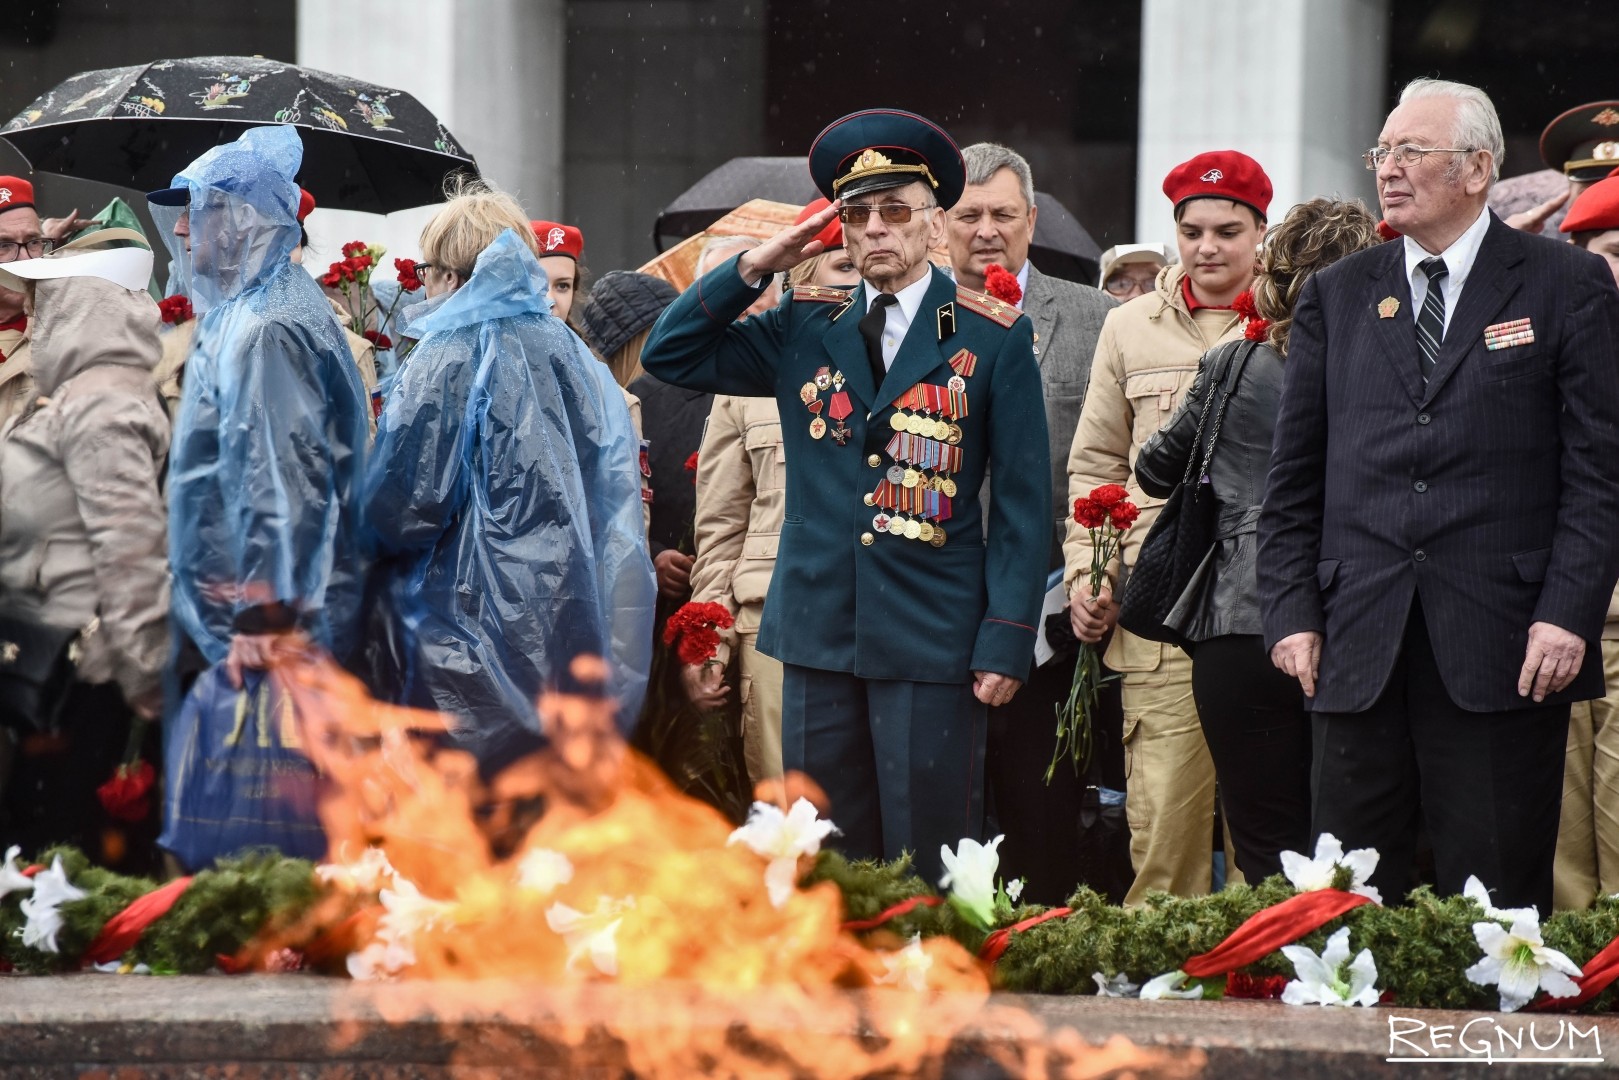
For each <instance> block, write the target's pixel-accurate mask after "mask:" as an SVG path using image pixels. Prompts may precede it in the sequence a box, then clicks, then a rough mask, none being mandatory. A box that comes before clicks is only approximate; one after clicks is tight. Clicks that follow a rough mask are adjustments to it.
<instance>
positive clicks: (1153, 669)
mask: <svg viewBox="0 0 1619 1080" xmlns="http://www.w3.org/2000/svg"><path fill="white" fill-rule="evenodd" d="M1164 193H1165V194H1166V195H1168V196H1169V198H1170V201H1171V202H1172V203H1173V204H1174V206H1175V222H1176V239H1177V243H1178V246H1179V248H1180V258H1181V261H1180V263H1179V264H1176V265H1172V266H1167V267H1165V268H1164V269H1163V270H1162V271H1160V272H1159V274H1158V280H1157V288H1156V289H1155V291H1153V292H1152V293H1150V294H1148V295H1146V296H1139V297H1137V298H1136V299H1134V300H1131V301H1130V302H1129V303H1126V304H1123V305H1121V306H1119V307H1117V308H1115V309H1113V310H1112V311H1111V312H1109V313H1108V316H1107V321H1106V322H1105V323H1103V325H1102V335H1101V338H1100V339H1099V340H1098V341H1097V344H1096V357H1095V360H1094V361H1093V362H1092V365H1091V376H1090V384H1089V388H1088V390H1087V392H1086V395H1085V404H1084V407H1083V409H1082V410H1081V412H1080V417H1079V428H1078V430H1077V431H1075V433H1074V444H1073V448H1072V450H1071V451H1070V453H1069V456H1068V481H1069V483H1068V496H1069V502H1068V505H1069V508H1070V510H1071V509H1072V507H1073V500H1075V499H1078V498H1083V497H1085V496H1086V495H1088V494H1089V493H1090V491H1091V489H1093V488H1095V487H1098V486H1100V485H1102V484H1123V485H1124V486H1125V487H1127V488H1128V489H1129V491H1130V498H1131V500H1132V501H1133V502H1135V504H1136V505H1137V506H1139V507H1141V518H1140V520H1138V521H1137V522H1136V524H1135V526H1134V527H1133V528H1131V529H1130V531H1129V532H1127V533H1126V534H1125V537H1124V544H1123V550H1122V552H1121V557H1120V559H1118V560H1116V561H1115V563H1114V566H1113V567H1112V568H1111V569H1110V571H1109V573H1110V576H1111V582H1110V583H1109V584H1107V585H1104V587H1103V588H1102V589H1101V590H1100V591H1099V593H1098V594H1097V595H1096V596H1092V595H1091V588H1090V567H1091V543H1090V534H1089V533H1088V532H1087V531H1086V530H1085V529H1083V528H1081V527H1079V525H1078V524H1076V523H1075V522H1073V521H1072V520H1071V519H1070V520H1069V522H1068V535H1067V539H1066V541H1065V542H1064V544H1063V554H1064V564H1065V570H1064V575H1063V580H1064V583H1065V584H1066V586H1067V588H1068V595H1069V598H1070V607H1069V611H1070V616H1071V618H1072V621H1073V626H1074V633H1075V634H1076V635H1077V636H1078V637H1079V639H1080V640H1081V641H1087V642H1093V643H1094V642H1098V641H1100V640H1101V639H1102V638H1103V637H1104V636H1105V635H1106V634H1107V633H1108V631H1109V630H1113V631H1114V632H1113V640H1112V643H1111V644H1110V645H1109V647H1108V650H1107V653H1106V656H1105V658H1104V662H1105V663H1106V664H1107V666H1108V667H1109V668H1111V669H1112V670H1114V671H1117V672H1119V673H1121V675H1122V676H1123V680H1122V685H1121V693H1122V696H1123V703H1124V753H1125V775H1126V778H1127V779H1126V783H1127V790H1126V798H1125V814H1126V817H1127V818H1128V819H1129V823H1130V858H1131V862H1132V863H1133V864H1134V866H1135V871H1136V877H1135V882H1134V883H1133V884H1132V885H1131V887H1130V892H1129V894H1128V895H1127V896H1126V898H1125V902H1126V903H1127V904H1139V903H1141V902H1142V901H1143V900H1144V899H1145V897H1146V893H1147V891H1148V890H1150V889H1162V890H1165V891H1167V892H1171V893H1174V894H1176V895H1178V896H1197V895H1201V894H1203V893H1206V892H1208V891H1209V889H1210V888H1211V883H1212V869H1213V868H1212V861H1211V860H1212V850H1211V849H1212V846H1213V845H1212V839H1213V834H1214V806H1215V802H1214V798H1215V791H1214V762H1213V760H1212V759H1211V758H1210V757H1209V750H1208V745H1207V744H1206V743H1205V742H1204V740H1203V730H1202V728H1201V727H1200V726H1199V723H1198V716H1197V708H1196V706H1195V705H1194V704H1193V703H1192V663H1191V659H1190V658H1189V657H1188V656H1187V655H1186V654H1185V653H1183V652H1182V651H1181V650H1180V649H1177V648H1175V647H1174V646H1170V645H1160V644H1158V643H1157V642H1154V641H1147V640H1146V639H1144V638H1139V637H1136V636H1135V635H1133V634H1130V633H1128V632H1126V631H1124V630H1115V629H1114V622H1115V620H1116V619H1117V618H1118V604H1117V602H1116V601H1115V599H1114V595H1115V592H1116V588H1117V586H1118V584H1119V574H1120V569H1121V566H1120V564H1121V563H1122V569H1123V572H1124V573H1125V574H1128V572H1129V568H1130V567H1132V566H1133V565H1134V564H1135V560H1136V555H1137V554H1138V553H1139V552H1140V550H1141V542H1142V541H1143V540H1144V539H1146V536H1147V532H1148V530H1150V529H1151V528H1152V523H1153V521H1154V520H1155V519H1156V518H1157V516H1158V509H1159V507H1160V506H1162V505H1163V502H1162V500H1159V499H1150V498H1148V497H1147V496H1146V495H1145V494H1144V493H1143V492H1142V490H1141V488H1140V487H1139V486H1138V485H1137V483H1136V479H1135V459H1136V455H1137V454H1138V453H1140V451H1141V445H1142V444H1143V443H1144V442H1146V441H1147V438H1148V437H1149V436H1150V435H1152V434H1153V432H1155V431H1157V430H1158V429H1159V428H1160V427H1161V426H1163V424H1164V423H1166V422H1167V421H1168V420H1169V418H1170V416H1171V414H1172V413H1174V411H1175V408H1176V407H1177V406H1178V405H1179V404H1180V403H1181V399H1182V398H1183V397H1184V396H1185V394H1186V390H1187V388H1188V387H1189V386H1190V385H1191V383H1192V377H1193V376H1194V375H1195V374H1196V372H1197V362H1198V358H1199V357H1201V356H1202V355H1203V354H1204V353H1205V352H1207V351H1208V350H1209V349H1211V348H1213V347H1214V346H1215V345H1218V344H1219V343H1220V342H1222V341H1228V340H1230V339H1232V338H1234V337H1236V336H1237V335H1238V334H1239V333H1241V323H1240V320H1239V319H1238V317H1237V315H1236V313H1235V312H1234V311H1232V310H1231V306H1232V302H1233V301H1234V300H1235V299H1236V297H1237V295H1238V294H1240V293H1241V292H1242V291H1243V290H1245V289H1247V288H1248V287H1249V286H1250V285H1251V284H1252V282H1253V275H1254V267H1255V263H1256V253H1257V249H1258V244H1259V242H1260V241H1261V240H1262V239H1263V238H1264V235H1265V212H1266V210H1267V209H1268V208H1269V205H1270V196H1271V185H1270V181H1269V179H1267V178H1266V177H1265V174H1264V171H1263V170H1262V169H1260V167H1259V165H1258V163H1257V162H1255V161H1253V159H1251V158H1249V157H1247V156H1246V155H1243V154H1238V153H1236V152H1234V151H1218V152H1214V153H1207V154H1200V155H1198V156H1197V157H1195V158H1192V159H1191V160H1190V161H1188V162H1185V163H1183V164H1181V165H1178V166H1176V168H1175V169H1174V170H1172V171H1171V172H1170V174H1169V176H1168V178H1166V180H1165V181H1164ZM1226 865H1227V867H1228V880H1237V879H1238V875H1237V872H1236V868H1235V863H1234V862H1233V861H1232V860H1230V859H1227V861H1226Z"/></svg>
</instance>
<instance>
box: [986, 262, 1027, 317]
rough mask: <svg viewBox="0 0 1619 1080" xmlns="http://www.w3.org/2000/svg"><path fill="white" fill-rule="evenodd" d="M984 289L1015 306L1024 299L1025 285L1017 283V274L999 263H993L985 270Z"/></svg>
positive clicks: (996, 297)
mask: <svg viewBox="0 0 1619 1080" xmlns="http://www.w3.org/2000/svg"><path fill="white" fill-rule="evenodd" d="M984 291H985V292H987V293H989V295H991V296H993V297H994V298H995V299H997V300H1000V301H1002V302H1003V303H1007V304H1011V305H1012V306H1013V307H1017V305H1018V301H1020V300H1022V299H1023V287H1022V286H1021V285H1019V284H1018V283H1017V275H1016V274H1014V273H1012V272H1011V271H1010V270H1008V269H1007V268H1006V267H1004V266H1001V265H999V264H997V263H991V264H990V266H989V269H987V270H985V271H984Z"/></svg>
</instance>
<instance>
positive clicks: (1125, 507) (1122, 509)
mask: <svg viewBox="0 0 1619 1080" xmlns="http://www.w3.org/2000/svg"><path fill="white" fill-rule="evenodd" d="M1140 516H1141V508H1140V507H1139V506H1137V505H1136V504H1135V503H1133V502H1122V503H1120V504H1119V505H1117V506H1115V507H1114V508H1113V511H1112V512H1111V513H1110V514H1109V515H1108V520H1109V521H1111V522H1113V527H1114V528H1115V529H1117V530H1119V531H1120V532H1123V531H1124V530H1126V529H1128V528H1129V527H1130V526H1132V525H1134V524H1135V523H1136V518H1138V517H1140Z"/></svg>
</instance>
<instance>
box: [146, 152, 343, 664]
mask: <svg viewBox="0 0 1619 1080" xmlns="http://www.w3.org/2000/svg"><path fill="white" fill-rule="evenodd" d="M302 158H303V148H302V144H301V143H300V142H299V140H298V135H297V133H296V132H295V131H294V130H293V129H292V128H290V127H265V128H254V129H252V130H249V131H247V132H246V133H245V134H243V135H242V137H241V138H239V139H238V140H237V141H235V142H233V143H228V144H226V145H224V146H217V147H214V148H213V149H212V150H209V151H208V152H207V153H205V154H203V155H202V156H201V157H200V158H198V159H197V160H196V161H194V162H192V163H191V165H190V166H188V167H187V168H186V170H185V171H184V172H182V173H180V174H179V175H178V176H176V177H175V178H174V186H175V187H177V188H180V187H184V188H186V189H188V195H189V208H188V210H187V212H188V214H189V218H188V221H189V228H190V235H191V250H190V252H186V251H185V250H184V249H183V247H182V246H181V245H178V244H176V245H174V246H171V248H170V251H171V254H173V255H174V256H175V266H176V270H177V272H178V274H179V276H180V277H181V279H182V280H181V287H180V289H179V291H180V292H183V293H184V294H185V295H187V296H189V297H190V298H191V303H192V306H193V307H194V309H195V310H196V313H197V316H198V323H197V336H196V343H195V345H194V347H193V351H192V354H191V356H190V358H189V359H188V360H187V361H186V367H185V380H184V389H183V393H182V395H181V399H180V410H179V415H178V417H177V418H176V421H175V429H174V440H173V448H172V450H171V451H170V458H169V487H168V492H169V529H170V533H169V535H170V537H171V540H170V562H171V565H172V567H173V570H174V601H173V612H174V617H175V619H176V620H177V622H178V623H179V626H180V628H181V630H183V631H184V632H185V634H186V635H188V636H189V637H190V638H191V639H192V641H193V642H195V644H196V645H197V647H198V648H199V649H200V650H201V651H202V654H203V656H204V657H206V658H207V660H208V661H209V662H210V663H218V662H219V661H220V660H222V659H223V658H224V657H225V654H226V652H227V651H228V649H229V645H230V639H231V637H232V636H233V634H234V633H235V632H238V631H244V630H247V631H257V632H262V631H263V630H265V629H276V628H281V627H284V626H286V625H287V622H288V620H289V618H291V619H295V620H296V624H297V625H298V626H299V627H301V628H303V629H304V630H306V631H308V632H309V633H310V634H311V636H313V637H314V638H315V640H317V641H318V642H320V643H321V644H323V645H325V646H326V647H328V648H329V649H331V650H332V652H333V653H334V654H335V655H336V656H337V657H339V658H342V657H344V656H345V655H347V653H348V652H349V651H350V650H351V649H352V647H353V646H354V644H355V643H356V639H357V637H358V632H357V622H358V618H359V613H360V597H361V590H362V586H363V582H364V573H365V567H364V565H363V560H362V558H361V549H360V545H361V541H362V537H361V531H360V528H359V518H358V501H357V496H358V492H359V486H360V482H361V480H362V471H363V468H364V460H363V458H364V453H365V446H366V440H367V432H368V424H367V409H368V403H367V399H366V394H365V391H364V389H363V387H362V386H361V384H360V377H359V373H358V372H357V371H356V370H355V367H354V361H353V358H352V357H351V356H350V354H349V350H348V346H347V344H346V343H345V342H344V339H343V334H342V331H341V330H340V329H339V328H338V325H337V323H336V321H335V320H333V318H332V312H331V306H330V305H329V304H328V303H327V302H326V298H325V296H324V295H322V293H321V290H320V287H319V286H318V285H316V284H315V282H314V280H313V279H312V278H311V277H310V276H309V274H308V273H307V272H306V271H305V270H304V269H303V268H301V267H299V266H296V265H294V264H293V263H292V262H290V261H289V258H288V257H289V255H290V254H291V252H292V249H293V248H294V247H295V246H296V245H297V243H298V223H297V220H296V218H295V216H294V210H295V209H296V208H297V206H298V187H297V184H295V183H294V182H293V177H294V176H295V175H296V174H297V172H298V166H299V164H300V163H301V161H302ZM152 212H153V216H154V217H155V218H157V220H158V223H159V225H160V226H161V227H162V230H163V232H164V233H165V240H166V241H169V240H172V239H173V238H172V235H169V234H170V233H171V230H172V228H173V224H174V221H175V220H176V219H177V218H178V217H179V214H180V210H178V209H173V208H168V207H163V206H158V205H153V207H152Z"/></svg>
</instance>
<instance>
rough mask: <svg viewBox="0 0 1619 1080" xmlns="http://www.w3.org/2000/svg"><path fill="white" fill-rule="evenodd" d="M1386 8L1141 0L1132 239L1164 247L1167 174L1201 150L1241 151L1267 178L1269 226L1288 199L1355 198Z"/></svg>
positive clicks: (1362, 176)
mask: <svg viewBox="0 0 1619 1080" xmlns="http://www.w3.org/2000/svg"><path fill="white" fill-rule="evenodd" d="M1388 4H1389V0H1309V2H1308V3H1305V2H1302V0H1144V2H1143V4H1142V16H1141V18H1142V30H1141V54H1142V55H1141V145H1140V155H1139V159H1138V160H1139V165H1138V167H1137V173H1136V233H1137V236H1138V237H1139V238H1140V239H1141V240H1144V241H1152V240H1165V239H1172V238H1173V236H1174V222H1173V219H1172V218H1171V217H1170V213H1169V210H1170V207H1169V204H1168V201H1167V200H1166V199H1165V198H1164V194H1163V188H1162V185H1163V179H1164V175H1165V174H1166V173H1167V172H1169V170H1170V169H1172V168H1174V167H1175V165H1176V164H1178V163H1179V162H1182V161H1185V160H1186V159H1187V158H1189V157H1191V156H1192V155H1194V154H1198V153H1201V152H1202V151H1204V150H1240V151H1242V152H1243V153H1245V154H1248V155H1250V156H1252V157H1253V158H1254V159H1255V160H1257V161H1258V162H1259V163H1260V164H1261V165H1263V166H1264V168H1265V172H1266V173H1267V174H1268V175H1269V176H1270V178H1271V183H1272V184H1274V185H1275V188H1276V195H1275V198H1274V200H1273V201H1272V202H1271V210H1270V220H1271V221H1272V222H1276V221H1280V220H1281V219H1282V217H1283V216H1284V215H1285V214H1286V213H1287V210H1288V208H1289V207H1291V206H1292V205H1293V204H1294V203H1297V202H1301V201H1304V200H1307V199H1312V198H1315V197H1316V196H1318V195H1326V196H1345V197H1353V196H1358V197H1360V198H1361V199H1363V200H1365V202H1366V205H1367V207H1368V208H1369V209H1371V211H1372V212H1373V213H1374V214H1375V213H1377V202H1376V191H1375V188H1374V186H1373V183H1372V174H1371V173H1369V172H1367V171H1366V170H1365V168H1364V165H1363V163H1362V162H1361V158H1360V155H1361V153H1362V152H1363V151H1365V149H1366V148H1367V147H1369V146H1373V145H1375V144H1376V142H1377V133H1378V130H1379V128H1380V127H1381V126H1382V123H1383V116H1384V112H1385V108H1386V97H1385V95H1386V93H1387V90H1386V88H1385V86H1384V72H1385V70H1386V67H1387V55H1388Z"/></svg>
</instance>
